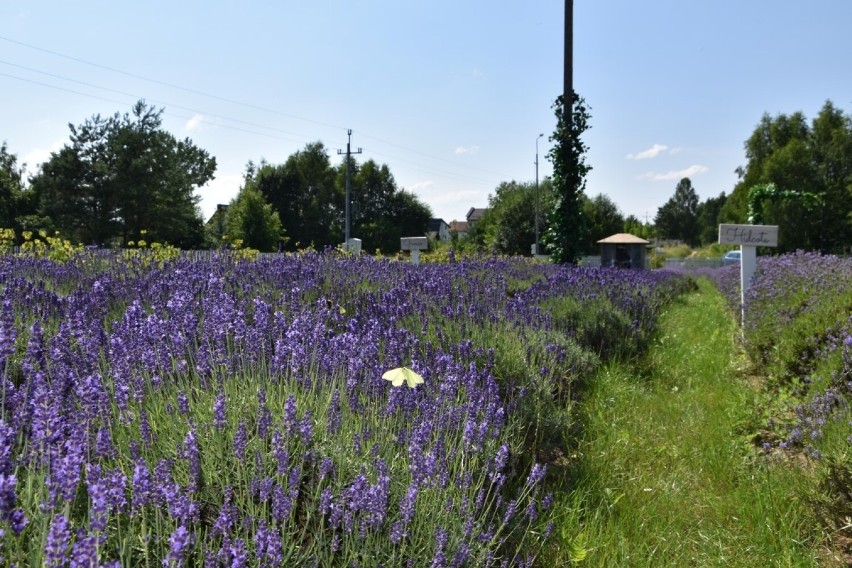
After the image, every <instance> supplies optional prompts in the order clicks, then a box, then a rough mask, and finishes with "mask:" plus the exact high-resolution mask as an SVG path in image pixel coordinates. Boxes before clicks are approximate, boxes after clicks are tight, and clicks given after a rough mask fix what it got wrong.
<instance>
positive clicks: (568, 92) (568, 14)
mask: <svg viewBox="0 0 852 568" xmlns="http://www.w3.org/2000/svg"><path fill="white" fill-rule="evenodd" d="M563 80H564V84H563V89H562V90H563V92H564V95H563V101H562V103H563V111H562V112H563V116H564V117H565V120H566V122H567V121H569V120H571V111H572V109H573V107H574V0H565V71H564V79H563Z"/></svg>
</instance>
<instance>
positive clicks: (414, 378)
mask: <svg viewBox="0 0 852 568" xmlns="http://www.w3.org/2000/svg"><path fill="white" fill-rule="evenodd" d="M402 372H403V373H404V374H405V382H406V383H408V388H412V389H413V388H416V387H417V385H422V384H423V377H421V376H420V375H418V374H417V373H415V372H414V371H412V370H411V369H409V368H408V367H403V368H402Z"/></svg>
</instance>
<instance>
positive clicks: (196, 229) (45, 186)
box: [32, 101, 216, 248]
mask: <svg viewBox="0 0 852 568" xmlns="http://www.w3.org/2000/svg"><path fill="white" fill-rule="evenodd" d="M162 113H163V109H155V108H153V107H149V106H148V105H146V104H145V103H144V102H143V101H139V102H138V103H136V105H134V107H133V110H132V114H125V115H124V116H120V115H119V114H117V113H116V114H115V115H114V116H112V117H109V118H102V117H101V116H100V115H95V116H94V117H92V118H91V119H89V120H87V121H85V122H84V123H83V124H82V125H80V126H78V127H75V126H73V125H72V126H70V128H71V142H70V144H66V145H65V146H64V147H63V148H62V149H61V150H59V151H58V152H56V153H54V154H52V155H51V158H50V160H48V162H46V163H45V164H43V165H42V168H41V171H40V172H39V174H38V175H37V176H35V177H34V178H33V180H32V189H33V191H34V192H35V194H36V196H37V198H38V213H39V214H40V215H42V216H43V217H47V218H49V219H50V220H51V221H52V223H53V224H54V225H55V227H56V228H57V229H59V230H60V231H61V232H62V233H63V234H67V235H69V236H70V237H71V238H72V239H73V240H75V241H77V242H85V243H91V242H94V243H97V244H100V245H102V246H105V245H110V244H114V243H119V244H123V243H126V242H127V241H129V240H134V239H136V238H137V237H138V236H139V234H140V231H142V230H147V231H148V232H149V234H150V237H151V238H152V239H155V240H158V241H163V242H171V243H174V244H176V245H179V246H182V247H184V248H189V247H192V246H197V245H199V244H201V242H202V240H203V222H202V220H201V216H200V211H199V209H198V207H197V204H198V201H199V199H200V198H199V197H198V196H197V195H195V194H194V193H193V192H194V190H195V189H197V188H199V187H201V186H203V185H204V184H205V183H207V182H208V181H209V180H211V179H213V173H214V172H215V169H216V160H215V159H214V158H211V157H210V156H208V154H207V153H206V152H205V151H204V150H201V149H200V148H198V147H196V146H194V145H193V144H192V143H191V142H190V141H189V140H182V141H180V140H177V139H176V138H175V137H174V136H172V135H171V134H169V133H168V132H165V131H163V130H161V125H162Z"/></svg>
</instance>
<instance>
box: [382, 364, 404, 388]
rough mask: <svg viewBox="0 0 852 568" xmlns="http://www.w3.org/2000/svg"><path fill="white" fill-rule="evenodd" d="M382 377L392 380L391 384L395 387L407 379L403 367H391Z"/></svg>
mask: <svg viewBox="0 0 852 568" xmlns="http://www.w3.org/2000/svg"><path fill="white" fill-rule="evenodd" d="M382 378H383V379H384V380H386V381H390V382H391V384H392V385H393V386H395V387H398V386H402V383H403V381H405V374H404V373H403V370H402V368H400V367H397V368H396V369H391V370H390V371H386V372H385V374H384V375H382Z"/></svg>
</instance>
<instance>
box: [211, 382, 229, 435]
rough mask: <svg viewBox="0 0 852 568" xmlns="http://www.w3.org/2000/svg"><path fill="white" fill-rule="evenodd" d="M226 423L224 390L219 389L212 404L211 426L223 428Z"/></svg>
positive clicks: (218, 428)
mask: <svg viewBox="0 0 852 568" xmlns="http://www.w3.org/2000/svg"><path fill="white" fill-rule="evenodd" d="M227 424H228V420H227V416H226V415H225V392H224V391H223V390H221V389H220V390H219V394H217V395H216V402H215V403H214V404H213V427H214V428H216V429H217V430H224V429H225V426H226V425H227Z"/></svg>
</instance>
